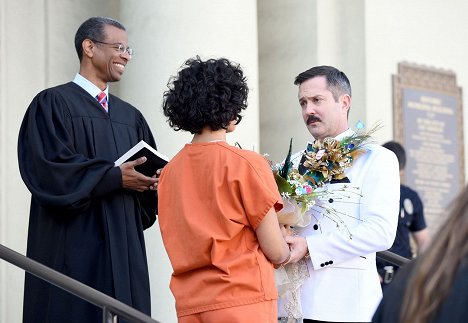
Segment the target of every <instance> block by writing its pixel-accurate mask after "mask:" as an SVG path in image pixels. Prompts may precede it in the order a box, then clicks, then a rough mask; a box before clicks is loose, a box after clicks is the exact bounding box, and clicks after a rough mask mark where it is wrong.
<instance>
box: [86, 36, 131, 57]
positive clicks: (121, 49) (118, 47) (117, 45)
mask: <svg viewBox="0 0 468 323" xmlns="http://www.w3.org/2000/svg"><path fill="white" fill-rule="evenodd" d="M90 40H91V41H93V42H95V43H99V44H104V45H109V46H112V47H114V48H115V50H116V51H117V52H118V53H119V55H122V54H124V53H125V52H127V53H128V55H130V56H133V55H135V51H134V50H133V48H131V47H125V46H124V45H122V44H120V43H114V44H112V43H106V42H103V41H99V40H94V39H90Z"/></svg>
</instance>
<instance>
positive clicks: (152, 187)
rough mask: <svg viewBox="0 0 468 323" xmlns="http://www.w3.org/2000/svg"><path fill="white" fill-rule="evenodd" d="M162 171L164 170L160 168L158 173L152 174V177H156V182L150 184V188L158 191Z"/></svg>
mask: <svg viewBox="0 0 468 323" xmlns="http://www.w3.org/2000/svg"><path fill="white" fill-rule="evenodd" d="M161 172H162V168H160V169H158V170H157V171H156V174H154V175H153V176H151V177H152V178H154V179H156V182H154V184H153V185H151V186H150V190H152V191H157V190H158V185H159V175H161Z"/></svg>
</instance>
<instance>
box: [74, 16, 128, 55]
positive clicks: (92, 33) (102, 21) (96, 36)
mask: <svg viewBox="0 0 468 323" xmlns="http://www.w3.org/2000/svg"><path fill="white" fill-rule="evenodd" d="M106 25H110V26H114V27H117V28H119V29H121V30H125V27H124V26H123V25H122V24H121V23H120V22H118V21H117V20H115V19H112V18H108V17H91V18H89V19H88V20H86V21H85V22H83V23H82V24H81V26H80V27H79V28H78V30H77V31H76V34H75V49H76V53H77V54H78V58H79V59H80V62H81V60H82V59H83V47H82V44H83V41H84V40H85V39H91V40H96V41H104V40H105V38H106V34H105V32H104V27H105V26H106Z"/></svg>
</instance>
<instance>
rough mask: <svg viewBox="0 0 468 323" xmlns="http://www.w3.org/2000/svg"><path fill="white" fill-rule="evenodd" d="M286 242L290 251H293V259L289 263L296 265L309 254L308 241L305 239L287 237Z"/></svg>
mask: <svg viewBox="0 0 468 323" xmlns="http://www.w3.org/2000/svg"><path fill="white" fill-rule="evenodd" d="M285 240H286V242H287V243H288V244H289V249H291V259H290V260H289V263H293V264H294V263H296V262H298V261H299V260H301V259H302V258H304V257H305V255H306V254H307V252H308V251H309V250H308V247H307V241H306V239H305V238H304V237H299V236H287V237H285Z"/></svg>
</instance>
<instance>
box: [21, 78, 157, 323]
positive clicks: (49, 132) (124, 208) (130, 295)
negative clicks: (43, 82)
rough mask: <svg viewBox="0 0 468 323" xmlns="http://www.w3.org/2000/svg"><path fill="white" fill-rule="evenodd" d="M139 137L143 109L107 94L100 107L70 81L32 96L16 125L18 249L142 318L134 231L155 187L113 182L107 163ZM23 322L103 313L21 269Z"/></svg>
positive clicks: (145, 305)
mask: <svg viewBox="0 0 468 323" xmlns="http://www.w3.org/2000/svg"><path fill="white" fill-rule="evenodd" d="M141 139H143V140H145V141H146V142H147V143H148V144H150V145H151V146H153V147H156V145H155V142H154V139H153V135H152V134H151V131H150V129H149V127H148V125H147V123H146V121H145V119H144V118H143V116H142V114H141V113H140V112H139V111H138V110H137V109H136V108H135V107H133V106H131V105H130V104H128V103H126V102H124V101H122V100H120V99H119V98H117V97H115V96H113V95H109V113H106V112H105V111H104V110H103V109H102V107H101V106H100V105H99V103H98V102H97V100H96V99H94V98H93V97H91V96H90V95H89V94H88V93H87V92H86V91H85V90H83V89H82V88H81V87H80V86H78V85H76V84H75V83H72V82H70V83H67V84H63V85H60V86H57V87H54V88H50V89H47V90H44V91H42V92H41V93H39V94H38V95H37V96H36V97H35V98H34V99H33V101H32V102H31V104H30V106H29V107H28V110H27V112H26V114H25V117H24V120H23V123H22V125H21V129H20V133H19V139H18V160H19V168H20V172H21V176H22V178H23V180H24V182H25V184H26V186H27V187H28V189H29V190H30V192H31V194H32V198H31V210H30V215H29V232H28V243H27V256H28V257H30V258H32V259H34V260H36V261H39V262H40V263H42V264H44V265H46V266H48V267H51V268H53V269H55V270H58V271H60V272H62V273H64V274H65V275H68V276H70V277H72V278H74V279H77V280H79V281H80V282H82V283H84V284H86V285H89V286H91V287H93V288H95V289H97V290H99V291H101V292H103V293H105V294H108V295H109V296H112V297H114V298H116V299H118V300H120V301H122V302H124V303H126V304H128V305H130V306H132V307H134V308H136V309H138V310H140V311H142V312H144V313H146V314H148V315H150V314H151V310H150V290H149V288H150V287H149V277H148V266H147V260H146V251H145V242H144V236H143V230H144V229H145V228H148V227H149V226H151V225H152V224H153V223H154V221H155V220H156V211H157V196H156V193H155V192H152V191H147V192H145V193H138V192H135V191H131V190H125V189H123V188H122V176H121V171H120V168H118V167H114V161H115V160H116V159H118V157H120V156H121V155H122V154H124V153H125V152H126V151H127V150H128V149H130V148H131V147H132V146H133V145H135V144H136V143H137V142H138V141H140V140H141ZM23 321H24V322H35V323H37V322H60V323H63V322H80V323H83V322H102V310H101V309H100V308H98V307H96V306H94V305H92V304H90V303H87V302H86V301H83V300H81V299H80V298H78V297H76V296H74V295H71V294H69V293H68V292H66V291H63V290H61V289H59V288H57V287H55V286H52V285H50V284H49V283H47V282H44V281H43V280H40V279H39V278H36V277H35V276H33V275H30V274H26V277H25V291H24V306H23Z"/></svg>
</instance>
